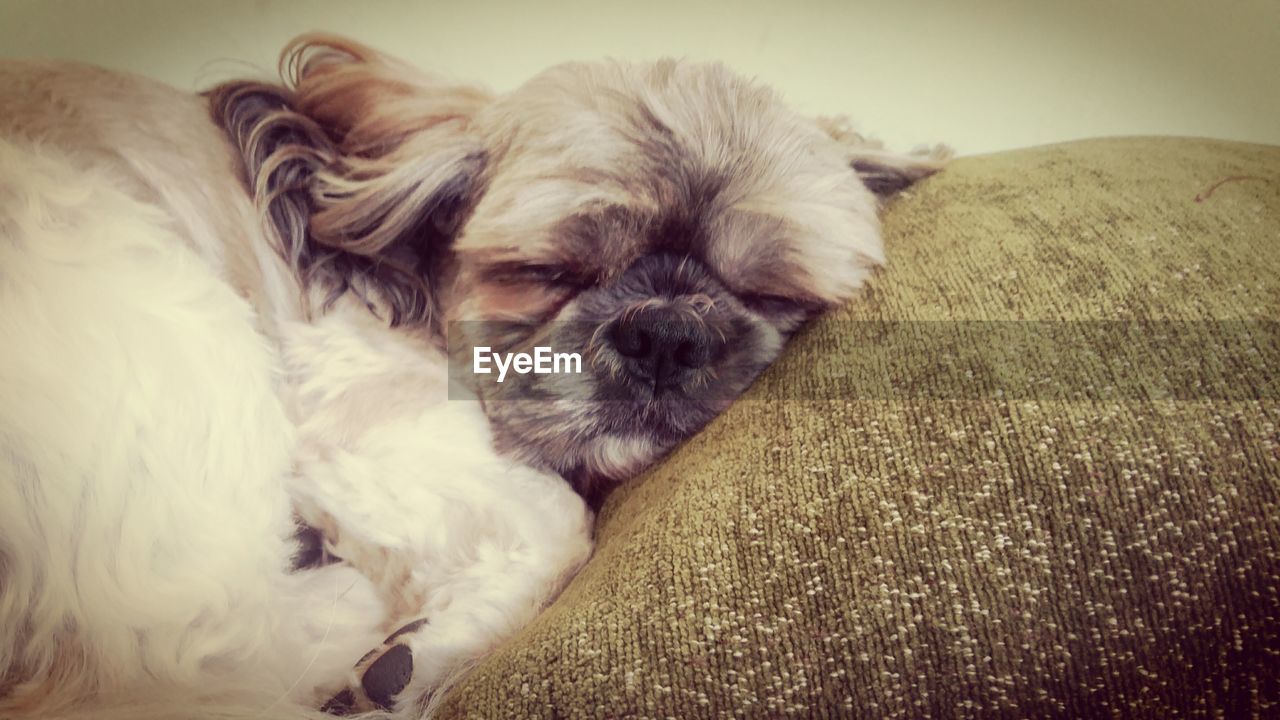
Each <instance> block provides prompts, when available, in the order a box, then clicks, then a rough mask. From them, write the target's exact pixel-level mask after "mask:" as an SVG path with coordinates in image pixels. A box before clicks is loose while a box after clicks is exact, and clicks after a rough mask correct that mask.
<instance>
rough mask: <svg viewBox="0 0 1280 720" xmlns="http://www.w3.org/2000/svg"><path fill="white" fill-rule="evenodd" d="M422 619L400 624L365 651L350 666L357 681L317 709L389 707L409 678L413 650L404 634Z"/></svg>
mask: <svg viewBox="0 0 1280 720" xmlns="http://www.w3.org/2000/svg"><path fill="white" fill-rule="evenodd" d="M426 622H427V621H426V620H425V619H422V620H415V621H413V622H411V623H409V624H408V625H405V626H404V627H401V628H400V629H399V630H396V631H395V632H393V633H391V635H389V636H387V639H386V640H384V641H383V642H382V645H380V646H378V647H376V648H374V649H373V650H370V651H369V652H367V653H365V655H364V657H362V658H360V660H359V661H358V662H357V663H356V665H355V668H354V669H353V674H354V676H355V678H357V680H358V681H357V682H353V683H352V685H351V686H350V687H348V688H346V689H345V690H343V691H341V692H339V693H338V694H336V695H334V696H333V697H332V698H329V701H328V702H326V703H325V704H324V705H322V706H321V707H320V710H321V711H322V712H326V713H328V714H330V715H339V716H342V715H353V714H355V713H364V712H371V711H373V710H390V709H392V705H394V703H395V696H396V695H397V694H399V693H400V691H402V690H404V689H405V686H407V685H408V684H409V680H410V679H412V678H413V651H412V650H410V649H409V646H408V645H406V644H405V643H406V642H408V639H409V638H408V636H409V635H410V634H412V633H413V632H414V631H415V630H417V629H418V628H421V627H422V626H423V625H425V624H426Z"/></svg>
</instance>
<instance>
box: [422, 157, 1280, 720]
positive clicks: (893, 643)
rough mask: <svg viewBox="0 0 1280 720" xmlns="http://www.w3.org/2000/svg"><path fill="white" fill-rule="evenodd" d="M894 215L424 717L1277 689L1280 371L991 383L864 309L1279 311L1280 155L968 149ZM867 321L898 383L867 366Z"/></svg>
mask: <svg viewBox="0 0 1280 720" xmlns="http://www.w3.org/2000/svg"><path fill="white" fill-rule="evenodd" d="M1223 180H1226V182H1223V183H1222V184H1221V185H1218V186H1217V187H1216V188H1213V186H1214V185H1215V184H1216V183H1218V182H1219V181H1223ZM1211 188H1213V189H1212V192H1209V191H1210V189H1211ZM1206 194H1207V197H1206ZM1198 196H1199V198H1200V199H1199V200H1197V197H1198ZM886 237H887V245H888V254H889V258H890V264H889V267H888V268H887V269H886V270H884V271H883V272H881V273H880V274H879V275H878V276H877V277H876V278H875V280H874V281H873V283H872V284H871V285H870V286H869V287H868V289H867V291H866V292H865V293H864V294H863V296H862V297H861V298H860V299H858V300H856V301H855V302H854V303H853V304H852V305H851V306H850V307H848V308H846V309H845V310H842V311H841V312H839V313H837V314H835V315H834V316H831V317H828V318H825V319H823V320H821V321H819V322H817V323H815V324H814V325H812V326H811V327H810V328H808V329H807V330H806V331H805V332H804V333H803V334H802V335H801V336H800V337H798V338H797V339H796V341H795V342H794V343H793V345H792V347H791V348H790V349H789V350H788V352H787V354H786V355H785V357H784V358H783V359H782V360H781V361H780V362H779V363H778V364H777V365H775V367H774V368H772V369H771V370H770V371H769V373H767V375H766V376H765V377H764V378H762V380H761V381H760V382H759V383H757V385H756V386H755V387H754V388H753V389H752V390H751V391H750V394H749V396H748V397H747V398H746V399H744V400H743V401H741V402H740V403H739V404H737V405H735V406H734V408H732V409H731V410H730V411H729V412H728V413H726V414H725V415H724V416H722V417H721V418H720V419H718V420H717V421H716V422H715V423H713V424H712V425H711V426H710V427H708V428H707V429H706V430H705V431H704V432H703V433H701V434H700V435H699V436H698V437H697V438H695V439H694V440H693V441H691V442H689V443H688V444H687V445H686V446H684V447H683V448H682V449H681V450H679V451H678V452H677V453H675V454H674V455H673V456H672V457H671V458H669V459H668V460H667V461H666V462H664V463H663V464H662V465H661V466H660V467H658V468H656V469H655V470H653V471H652V472H650V473H649V474H648V475H647V476H646V477H644V478H641V479H639V480H637V481H636V482H633V483H630V484H629V485H627V486H625V487H623V488H621V489H620V490H619V491H618V492H617V493H615V495H614V496H613V497H612V498H611V499H610V500H609V502H608V503H607V504H606V506H605V508H604V509H603V511H602V513H601V516H600V519H599V527H598V541H599V546H598V549H597V551H596V555H595V557H594V558H593V559H592V561H591V563H590V564H589V565H588V566H587V567H586V568H585V569H584V570H583V572H582V573H581V575H579V577H578V578H577V579H576V580H575V581H574V582H573V583H572V585H571V586H570V587H569V588H568V590H567V591H566V592H565V593H564V594H563V596H562V597H560V599H559V600H558V601H556V602H555V603H554V604H553V605H552V606H551V607H550V608H549V609H548V610H547V611H546V612H545V613H543V614H542V615H541V616H540V617H539V618H538V619H537V620H536V621H535V622H534V623H533V624H532V625H531V626H529V627H528V628H527V629H525V630H524V631H523V632H522V633H520V635H519V636H518V637H516V638H515V639H514V640H513V641H511V642H510V643H508V644H507V645H505V646H504V647H502V648H501V649H499V650H498V651H497V652H495V653H494V654H493V655H492V656H490V657H489V658H487V659H486V660H485V661H483V663H482V664H481V665H480V666H479V667H478V668H477V669H476V671H475V672H474V673H473V674H471V675H470V676H469V677H468V678H467V679H465V680H464V681H463V683H462V684H461V685H459V686H458V687H457V688H456V689H455V690H454V692H453V693H452V694H451V695H450V697H449V698H448V699H447V701H446V703H445V706H444V713H443V714H444V716H458V717H463V716H465V717H485V718H516V717H544V718H551V717H559V718H578V717H582V718H616V717H672V718H695V717H780V716H787V715H792V716H799V717H848V716H860V717H886V718H888V717H904V718H914V717H928V716H933V717H939V716H945V717H956V716H965V717H967V716H983V717H989V716H1008V717H1032V716H1038V717H1045V716H1070V717H1098V716H1113V715H1114V716H1132V715H1141V716H1153V715H1157V714H1167V715H1170V716H1175V715H1176V716H1183V715H1190V716H1210V715H1213V716H1225V717H1243V716H1248V715H1254V716H1259V715H1261V716H1273V717H1274V716H1276V715H1277V714H1280V707H1277V704H1278V703H1280V685H1278V683H1280V680H1278V676H1280V508H1277V503H1278V499H1280V498H1278V495H1280V439H1278V434H1277V424H1278V423H1280V400H1277V395H1278V393H1277V392H1276V390H1275V385H1274V383H1272V384H1271V385H1267V378H1266V377H1264V376H1261V375H1259V374H1258V372H1256V368H1254V369H1252V370H1249V371H1247V372H1243V371H1242V372H1240V373H1237V374H1235V375H1232V373H1231V371H1230V369H1229V368H1228V370H1227V371H1226V377H1227V379H1228V380H1230V381H1231V382H1229V383H1228V385H1229V386H1230V387H1231V388H1235V389H1236V390H1239V391H1240V392H1237V393H1235V394H1234V395H1232V394H1215V393H1212V392H1205V393H1202V394H1197V393H1196V392H1194V391H1190V392H1184V393H1181V394H1179V393H1178V392H1177V391H1178V389H1179V388H1177V387H1174V388H1173V390H1174V392H1173V394H1172V395H1169V394H1165V395H1162V394H1161V393H1160V392H1154V393H1153V394H1152V395H1151V396H1149V397H1143V396H1140V395H1139V396H1134V395H1133V394H1132V393H1131V392H1121V393H1120V394H1119V395H1118V396H1117V397H1115V398H1108V397H1106V395H1105V393H1103V394H1102V395H1101V396H1099V395H1097V394H1094V395H1088V396H1085V397H1076V396H1073V395H1072V394H1071V393H1072V392H1073V387H1067V388H1065V389H1062V388H1059V390H1062V393H1059V394H1054V392H1043V393H1041V392H1037V391H1036V390H1035V388H1034V387H1033V386H1032V385H1029V384H1023V385H1019V386H1017V387H1019V388H1021V391H1020V392H1014V393H1012V394H1010V395H1006V396H1000V395H994V396H993V395H991V394H989V393H985V392H984V391H983V389H982V388H983V387H985V386H979V385H974V384H973V383H971V382H969V381H968V379H971V378H970V376H969V375H967V374H961V375H957V374H955V373H949V372H947V371H946V370H947V367H946V366H947V363H945V362H939V357H940V356H947V353H938V352H934V351H932V350H931V349H930V348H931V343H930V342H924V343H918V344H916V345H911V344H910V343H905V344H900V345H891V346H890V347H891V349H894V348H899V349H901V352H887V353H886V352H883V350H884V347H885V345H884V332H885V331H884V327H885V326H884V324H883V322H882V321H893V322H895V323H896V322H898V321H924V320H928V321H950V322H949V323H943V324H941V325H938V326H937V327H953V328H954V327H968V328H978V330H977V331H982V330H981V329H982V328H991V327H1002V326H1001V325H1000V324H999V322H997V321H1008V320H1018V321H1052V322H1061V323H1069V322H1072V321H1081V325H1080V326H1081V327H1086V326H1088V324H1087V322H1084V321H1089V320H1112V319H1123V318H1154V319H1163V320H1175V321H1181V320H1190V321H1196V322H1195V323H1186V324H1185V325H1179V326H1177V327H1186V328H1198V330H1194V331H1195V332H1201V333H1205V334H1207V335H1208V336H1213V335H1214V334H1215V333H1220V332H1227V331H1222V330H1220V328H1221V327H1227V326H1228V325H1229V324H1219V323H1211V322H1203V321H1206V320H1211V319H1217V320H1252V321H1259V320H1261V321H1273V320H1275V319H1276V318H1277V316H1278V315H1280V148H1276V147H1265V146H1256V145H1242V144H1232V143H1223V142H1214V141H1204V140H1186V139H1114V140H1095V141H1087V142H1080V143H1072V144H1065V145H1056V146H1050V147H1044V148H1035V149H1030V150H1024V151H1017V152H1008V153H1000V154H996V155H989V156H983V157H973V158H965V159H961V160H959V161H956V162H955V163H954V164H953V165H952V166H951V167H950V168H949V169H947V170H946V171H945V172H944V173H942V174H941V175H939V176H936V177H934V178H931V179H930V180H928V181H926V182H925V183H923V184H921V185H919V186H917V187H916V188H913V189H912V190H911V192H910V193H909V194H908V195H907V196H905V197H902V198H900V199H898V200H897V201H896V202H895V203H894V205H893V207H892V208H890V210H889V212H888V215H887V218H886ZM862 321H876V322H862ZM959 321H965V322H959ZM904 326H911V327H917V326H918V327H924V325H911V324H910V323H908V324H906V325H904ZM1044 326H1047V324H1046V323H1041V324H1040V325H1038V326H1037V327H1044ZM1008 327H1013V328H1016V327H1021V326H1018V325H1008ZM1028 327H1030V326H1028ZM1263 328H1264V329H1265V325H1264V326H1263ZM1255 329H1256V328H1255ZM1175 330H1176V328H1175ZM1188 332H1192V330H1188ZM1156 335H1158V333H1150V334H1139V335H1137V336H1134V337H1129V338H1127V339H1126V340H1125V342H1124V343H1123V344H1117V351H1120V350H1124V351H1127V352H1135V351H1136V352H1137V353H1138V357H1141V356H1144V354H1145V353H1154V352H1157V351H1159V350H1160V347H1158V346H1160V342H1159V341H1158V340H1157V339H1154V338H1155V337H1156ZM927 339H928V333H926V340H927ZM1275 340H1276V338H1275V336H1274V334H1273V335H1271V336H1270V340H1269V341H1268V340H1267V338H1265V337H1264V338H1261V340H1260V342H1262V343H1264V344H1265V343H1266V342H1270V343H1271V346H1270V349H1271V351H1274V350H1275V348H1274V343H1275ZM1209 341H1212V337H1209V338H1208V339H1207V340H1206V342H1209ZM1120 345H1123V347H1120ZM877 347H878V348H880V351H879V353H880V354H879V357H880V358H881V359H880V360H878V361H877V362H878V363H887V365H885V366H884V367H881V368H880V369H881V370H884V371H885V372H881V373H880V374H879V377H881V378H883V377H884V376H888V377H890V378H891V380H892V381H893V382H892V383H891V385H894V387H888V386H885V387H881V386H880V385H877V384H876V382H880V381H876V382H871V381H868V384H867V385H866V386H864V385H863V384H862V383H861V382H860V378H861V377H863V376H866V377H870V374H869V373H871V374H874V373H872V370H874V369H875V368H872V367H871V366H869V365H868V364H867V363H865V362H863V361H862V360H861V359H862V358H865V357H866V356H867V355H868V353H871V354H872V355H874V351H873V350H868V348H872V349H874V348H877ZM1264 349H1265V348H1264ZM1042 350H1043V348H1042ZM1033 354H1036V355H1037V357H1038V352H1037V353H1033ZM1077 360H1078V358H1073V355H1072V353H1070V352H1064V353H1060V354H1056V355H1052V356H1051V357H1047V358H1046V359H1045V360H1044V362H1046V363H1048V365H1049V366H1050V367H1051V369H1056V370H1070V369H1071V368H1070V367H1064V366H1070V365H1071V363H1073V362H1076V361H1077ZM860 363H861V364H860ZM1086 365H1087V363H1086ZM1090 367H1091V366H1090ZM851 368H854V369H855V370H850V369H851ZM886 368H887V370H886ZM1089 372H1093V370H1089V369H1087V368H1086V372H1085V374H1086V375H1088V373H1089ZM1050 374H1051V375H1053V376H1054V377H1060V376H1061V374H1060V373H1050ZM1068 374H1069V373H1068ZM1086 379H1087V378H1086ZM1219 379H1221V377H1220V378H1219ZM1157 380H1158V378H1157ZM1071 382H1072V383H1076V384H1077V385H1078V384H1081V383H1082V381H1081V380H1079V379H1078V378H1077V379H1076V380H1072V381H1071ZM1098 382H1099V383H1100V384H1101V385H1105V384H1106V379H1105V378H1102V379H1098ZM881 384H883V383H881ZM1084 384H1087V383H1084ZM867 387H869V388H871V389H870V390H865V388H867ZM860 388H864V390H865V391H860ZM877 388H879V389H877ZM1075 389H1076V390H1078V389H1079V388H1078V387H1075ZM1166 389H1167V388H1166ZM1184 389H1185V388H1184Z"/></svg>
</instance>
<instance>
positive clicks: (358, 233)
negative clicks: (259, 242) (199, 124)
mask: <svg viewBox="0 0 1280 720" xmlns="http://www.w3.org/2000/svg"><path fill="white" fill-rule="evenodd" d="M280 72H281V76H282V78H283V80H284V83H283V84H271V83H262V82H251V81H237V82H230V83H225V84H223V85H220V86H218V87H215V88H213V89H212V90H210V91H209V92H208V96H209V99H210V104H211V109H212V112H213V114H214V118H215V120H216V121H217V122H219V123H220V124H221V125H222V126H223V128H224V129H225V130H226V131H227V133H228V135H229V136H230V137H231V139H232V141H233V142H234V143H235V145H236V146H237V148H238V149H239V151H240V153H241V156H242V157H243V159H244V164H245V170H246V172H247V174H248V177H249V182H250V188H251V190H252V193H253V196H254V199H255V201H256V202H257V204H258V206H259V207H260V208H261V209H262V211H263V213H264V215H265V217H266V219H267V222H268V225H269V226H270V228H271V229H272V230H273V231H274V233H275V234H276V235H277V236H278V238H279V241H280V243H281V248H280V249H281V251H282V253H283V254H284V256H285V257H286V259H287V260H288V261H289V262H290V263H291V265H292V266H293V268H294V269H295V272H297V273H298V275H299V277H300V278H301V279H302V281H303V282H304V284H309V283H312V282H315V281H321V282H323V283H324V284H325V286H326V287H327V288H328V290H329V293H328V297H327V298H326V301H325V304H326V305H329V304H331V303H332V302H333V301H335V300H336V299H337V298H338V297H340V296H341V295H342V294H344V293H346V292H353V293H354V294H355V295H357V296H358V297H360V298H361V299H362V300H364V301H365V302H366V304H368V305H369V306H370V307H371V308H372V309H374V310H375V311H381V310H386V312H387V314H388V315H389V318H388V320H389V321H390V322H391V324H392V325H399V324H402V323H415V322H433V323H434V322H438V321H439V313H438V312H437V308H436V296H435V289H436V288H437V287H439V285H440V282H438V280H439V278H438V273H439V272H440V269H441V267H442V265H443V263H442V259H443V257H444V256H446V255H447V253H448V246H449V244H450V241H451V240H452V236H453V234H454V233H455V232H456V230H457V228H458V225H459V224H460V222H461V220H462V219H463V216H464V214H465V213H466V212H467V211H468V210H469V209H470V207H471V206H472V205H473V204H474V202H475V200H476V198H477V196H478V194H479V192H480V190H481V188H480V187H479V185H480V182H481V175H482V172H483V169H484V165H485V161H486V154H485V148H484V146H483V145H482V143H481V142H480V140H479V139H478V138H476V137H475V136H474V135H473V134H472V133H471V132H470V125H471V120H472V119H473V118H474V116H475V114H476V113H477V112H478V111H479V110H480V109H481V108H482V107H484V106H485V105H486V104H487V103H488V102H489V100H490V95H489V94H488V93H487V92H485V91H483V90H480V89H478V88H474V87H469V86H463V85H456V84H452V83H448V82H445V81H443V80H441V79H439V78H435V77H432V76H429V75H426V74H424V73H422V72H420V71H418V70H415V69H414V68H412V67H411V66H409V65H408V64H406V63H403V62H401V61H399V60H396V59H394V58H391V57H389V56H387V55H384V54H382V53H379V52H377V51H375V50H372V49H370V48H368V47H365V46H363V45H360V44H358V43H355V42H352V41H349V40H346V39H342V38H337V37H333V36H327V35H305V36H302V37H299V38H297V39H295V40H294V41H293V42H292V43H290V44H289V46H288V47H286V48H285V50H284V52H283V54H282V55H281V60H280Z"/></svg>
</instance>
